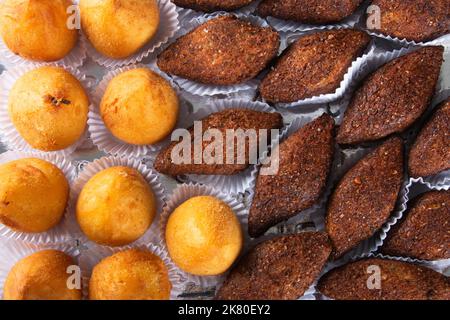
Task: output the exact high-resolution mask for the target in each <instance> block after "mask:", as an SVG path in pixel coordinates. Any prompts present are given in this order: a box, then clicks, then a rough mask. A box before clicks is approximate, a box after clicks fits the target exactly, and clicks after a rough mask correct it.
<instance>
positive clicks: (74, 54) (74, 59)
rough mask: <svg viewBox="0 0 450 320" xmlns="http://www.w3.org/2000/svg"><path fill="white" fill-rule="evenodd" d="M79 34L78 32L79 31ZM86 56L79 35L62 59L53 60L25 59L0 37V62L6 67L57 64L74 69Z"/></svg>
mask: <svg viewBox="0 0 450 320" xmlns="http://www.w3.org/2000/svg"><path fill="white" fill-rule="evenodd" d="M79 34H80V33H79ZM86 57H87V53H86V47H85V45H84V43H83V41H81V35H80V36H79V39H78V42H77V44H76V46H75V47H74V48H73V49H72V51H70V52H69V54H68V55H67V56H65V57H64V58H63V59H61V60H58V61H54V62H38V61H32V60H27V59H25V58H22V57H21V56H19V55H17V54H15V53H13V52H12V51H11V50H9V48H8V47H7V46H6V44H5V43H4V42H3V39H2V38H1V37H0V64H4V65H5V66H8V67H30V66H31V67H42V66H58V67H64V68H73V69H76V68H78V67H81V66H82V65H83V63H84V60H85V59H86Z"/></svg>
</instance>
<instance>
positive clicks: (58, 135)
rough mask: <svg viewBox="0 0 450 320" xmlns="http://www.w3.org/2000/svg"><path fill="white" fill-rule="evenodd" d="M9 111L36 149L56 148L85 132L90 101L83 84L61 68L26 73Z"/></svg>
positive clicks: (61, 147)
mask: <svg viewBox="0 0 450 320" xmlns="http://www.w3.org/2000/svg"><path fill="white" fill-rule="evenodd" d="M8 111H9V115H10V117H11V120H12V122H13V124H14V126H15V127H16V129H17V131H18V132H19V134H20V135H21V136H22V138H23V139H24V140H25V141H26V142H27V143H28V144H30V145H31V146H32V147H33V148H35V149H38V150H42V151H57V150H62V149H66V148H68V147H70V146H71V145H73V144H74V143H75V142H77V141H78V140H79V139H80V138H81V136H82V135H83V134H84V132H85V129H86V123H87V115H88V111H89V100H88V96H87V95H86V92H85V91H84V88H83V87H82V85H81V83H80V82H79V81H78V79H76V78H75V77H74V76H73V75H72V74H70V73H69V72H68V71H66V70H64V69H62V68H58V67H41V68H38V69H35V70H32V71H29V72H27V73H26V74H24V75H23V76H22V77H21V78H20V79H19V80H17V82H16V83H15V84H14V87H13V88H12V90H11V92H10V93H9V101H8Z"/></svg>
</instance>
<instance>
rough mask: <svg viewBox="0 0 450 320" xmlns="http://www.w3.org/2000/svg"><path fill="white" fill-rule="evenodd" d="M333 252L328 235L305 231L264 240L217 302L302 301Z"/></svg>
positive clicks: (230, 278) (237, 269) (233, 273)
mask: <svg viewBox="0 0 450 320" xmlns="http://www.w3.org/2000/svg"><path fill="white" fill-rule="evenodd" d="M330 253H331V246H330V244H329V241H328V236H327V235H326V234H325V233H319V232H304V233H299V234H295V235H289V236H282V237H277V238H275V239H271V240H268V241H264V242H262V243H260V244H258V245H256V246H255V247H254V248H253V249H251V250H250V252H249V253H248V254H247V255H245V256H244V257H243V258H242V259H241V261H239V263H238V264H237V265H236V267H234V268H233V270H231V272H230V274H229V275H228V276H227V279H226V280H225V282H224V284H223V285H222V287H221V288H220V289H219V292H218V293H217V296H216V299H218V300H294V299H298V298H299V297H301V296H302V295H303V294H304V293H305V291H306V290H307V289H308V288H309V287H310V286H311V285H312V283H313V282H314V280H315V279H316V278H317V277H318V276H319V274H320V272H321V270H322V268H323V266H324V265H325V263H326V261H327V260H328V256H329V255H330Z"/></svg>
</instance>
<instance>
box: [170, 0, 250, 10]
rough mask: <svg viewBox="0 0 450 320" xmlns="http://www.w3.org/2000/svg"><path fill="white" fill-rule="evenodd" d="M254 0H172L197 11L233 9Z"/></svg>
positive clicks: (178, 4)
mask: <svg viewBox="0 0 450 320" xmlns="http://www.w3.org/2000/svg"><path fill="white" fill-rule="evenodd" d="M252 1H253V0H172V2H173V3H175V4H176V5H177V6H180V7H183V8H189V9H193V10H197V11H204V12H214V11H232V10H236V9H239V8H242V7H244V6H246V5H248V4H250V3H251V2H252Z"/></svg>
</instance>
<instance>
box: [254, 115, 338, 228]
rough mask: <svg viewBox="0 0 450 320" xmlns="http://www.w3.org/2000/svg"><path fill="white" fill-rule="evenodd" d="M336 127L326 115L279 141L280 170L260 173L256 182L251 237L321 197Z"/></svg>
mask: <svg viewBox="0 0 450 320" xmlns="http://www.w3.org/2000/svg"><path fill="white" fill-rule="evenodd" d="M333 129H334V120H333V119H332V118H331V117H330V116H329V115H327V114H324V115H322V116H321V117H319V118H318V119H316V120H315V121H313V122H311V123H309V124H307V125H306V126H304V127H303V128H301V129H300V130H298V131H297V132H296V133H294V134H293V135H291V136H290V137H289V138H288V139H287V140H285V141H283V142H282V143H281V144H280V147H279V156H280V162H279V170H278V173H277V174H276V175H259V176H258V180H257V182H256V188H255V196H254V199H253V202H252V206H251V208H250V213H249V217H248V232H249V234H250V236H252V237H258V236H260V235H262V234H263V233H264V232H266V231H267V229H269V228H270V227H271V226H274V225H276V224H277V223H279V222H281V221H283V220H286V219H289V218H291V217H293V216H295V215H296V214H298V213H300V212H301V211H303V210H305V209H307V208H309V207H311V206H312V205H314V204H315V203H316V202H317V201H318V200H319V198H320V196H321V194H322V193H323V191H324V189H325V186H326V183H327V179H328V175H329V172H330V168H331V164H332V161H333V148H334V137H333Z"/></svg>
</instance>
